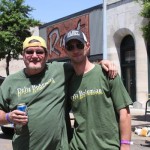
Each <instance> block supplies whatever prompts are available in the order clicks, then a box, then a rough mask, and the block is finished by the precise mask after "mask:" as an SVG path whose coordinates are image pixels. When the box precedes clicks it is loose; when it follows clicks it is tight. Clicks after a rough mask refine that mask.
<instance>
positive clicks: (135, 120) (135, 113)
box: [130, 108, 150, 150]
mask: <svg viewBox="0 0 150 150" xmlns="http://www.w3.org/2000/svg"><path fill="white" fill-rule="evenodd" d="M130 111H131V116H132V122H131V124H132V141H133V145H131V150H150V137H143V136H139V135H137V134H135V133H134V131H135V127H138V128H142V127H147V126H149V127H150V114H148V115H147V121H145V110H144V109H134V108H130Z"/></svg>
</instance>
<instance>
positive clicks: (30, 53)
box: [25, 50, 45, 55]
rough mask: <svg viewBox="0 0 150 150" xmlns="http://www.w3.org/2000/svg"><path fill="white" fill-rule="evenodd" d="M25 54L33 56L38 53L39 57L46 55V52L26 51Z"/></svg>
mask: <svg viewBox="0 0 150 150" xmlns="http://www.w3.org/2000/svg"><path fill="white" fill-rule="evenodd" d="M25 53H26V54H28V55H33V54H34V53H36V54H37V55H42V54H44V53H45V51H42V50H36V51H34V50H26V51H25Z"/></svg>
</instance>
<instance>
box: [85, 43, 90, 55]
mask: <svg viewBox="0 0 150 150" xmlns="http://www.w3.org/2000/svg"><path fill="white" fill-rule="evenodd" d="M86 49H87V53H88V54H89V52H90V43H89V42H87V43H86Z"/></svg>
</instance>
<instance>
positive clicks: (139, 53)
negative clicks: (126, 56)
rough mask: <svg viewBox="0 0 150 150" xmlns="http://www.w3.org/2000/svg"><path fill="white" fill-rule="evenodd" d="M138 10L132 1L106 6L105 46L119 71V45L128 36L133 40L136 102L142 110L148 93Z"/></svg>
mask: <svg viewBox="0 0 150 150" xmlns="http://www.w3.org/2000/svg"><path fill="white" fill-rule="evenodd" d="M140 10H141V7H140V6H139V4H138V3H136V2H135V1H132V0H125V1H121V2H119V3H114V4H111V5H110V6H108V10H107V37H108V41H107V43H108V44H107V45H108V59H111V60H113V61H114V62H115V63H116V64H117V65H118V66H119V69H120V61H119V60H120V43H121V41H122V39H123V38H124V37H125V36H126V35H128V34H130V35H132V37H133V38H134V40H135V53H136V54H135V55H136V56H135V57H136V93H137V94H136V100H137V102H139V104H141V106H142V107H143V108H144V107H145V102H146V100H147V93H148V70H147V53H146V46H145V42H144V39H143V37H142V32H141V30H140V28H141V26H142V22H143V18H142V17H141V16H139V13H140ZM119 73H120V71H119Z"/></svg>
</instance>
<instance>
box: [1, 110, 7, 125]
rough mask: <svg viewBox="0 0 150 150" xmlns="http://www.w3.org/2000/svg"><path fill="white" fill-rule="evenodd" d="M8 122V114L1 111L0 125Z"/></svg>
mask: <svg viewBox="0 0 150 150" xmlns="http://www.w3.org/2000/svg"><path fill="white" fill-rule="evenodd" d="M7 123H8V121H7V120H6V112H4V111H2V110H0V125H4V124H7Z"/></svg>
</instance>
